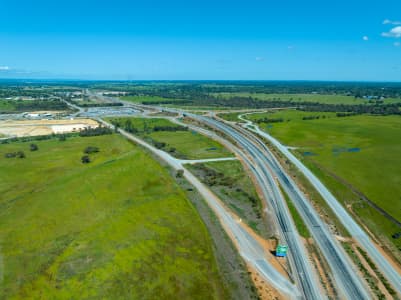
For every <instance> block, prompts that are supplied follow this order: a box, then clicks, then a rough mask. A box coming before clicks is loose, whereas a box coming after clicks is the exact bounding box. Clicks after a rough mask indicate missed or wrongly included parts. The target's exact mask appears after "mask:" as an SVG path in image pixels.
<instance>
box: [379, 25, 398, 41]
mask: <svg viewBox="0 0 401 300" xmlns="http://www.w3.org/2000/svg"><path fill="white" fill-rule="evenodd" d="M382 36H384V37H393V38H400V37H401V26H396V27H394V28H392V29H391V30H390V31H388V32H383V33H382Z"/></svg>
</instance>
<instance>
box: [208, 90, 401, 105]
mask: <svg viewBox="0 0 401 300" xmlns="http://www.w3.org/2000/svg"><path fill="white" fill-rule="evenodd" d="M213 95H214V96H220V97H223V98H231V97H251V98H254V99H258V100H261V101H273V100H281V101H291V102H294V104H296V103H297V102H316V103H322V104H353V105H355V104H365V103H369V101H368V100H365V99H362V98H355V97H353V96H346V95H321V94H266V93H250V92H237V93H213ZM373 101H374V100H373ZM397 102H401V99H399V98H387V99H384V100H383V103H397Z"/></svg>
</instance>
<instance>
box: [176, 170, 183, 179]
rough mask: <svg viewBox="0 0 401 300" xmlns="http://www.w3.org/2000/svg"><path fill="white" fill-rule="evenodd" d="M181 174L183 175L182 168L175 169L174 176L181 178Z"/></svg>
mask: <svg viewBox="0 0 401 300" xmlns="http://www.w3.org/2000/svg"><path fill="white" fill-rule="evenodd" d="M183 176H184V170H182V169H180V170H177V173H176V174H175V177H177V178H182V177H183Z"/></svg>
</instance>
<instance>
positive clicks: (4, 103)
mask: <svg viewBox="0 0 401 300" xmlns="http://www.w3.org/2000/svg"><path fill="white" fill-rule="evenodd" d="M14 111H16V107H15V105H13V104H12V102H11V101H8V100H4V99H0V113H1V112H3V113H8V112H14Z"/></svg>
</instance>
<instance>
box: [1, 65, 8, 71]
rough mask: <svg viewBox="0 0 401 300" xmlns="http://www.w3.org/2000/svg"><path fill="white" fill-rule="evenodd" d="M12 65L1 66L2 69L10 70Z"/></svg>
mask: <svg viewBox="0 0 401 300" xmlns="http://www.w3.org/2000/svg"><path fill="white" fill-rule="evenodd" d="M9 70H10V67H9V66H0V71H9Z"/></svg>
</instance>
